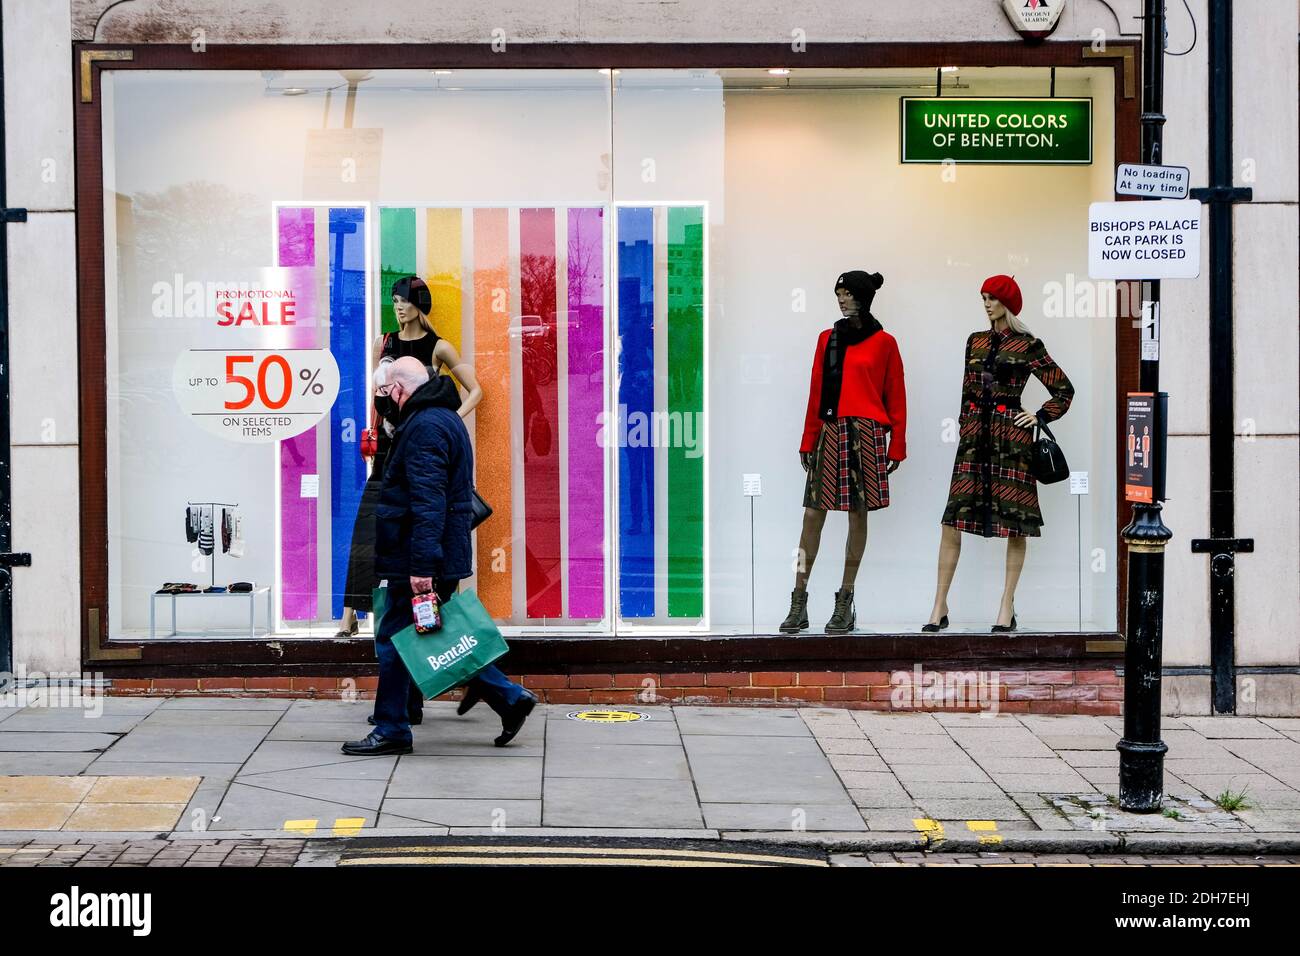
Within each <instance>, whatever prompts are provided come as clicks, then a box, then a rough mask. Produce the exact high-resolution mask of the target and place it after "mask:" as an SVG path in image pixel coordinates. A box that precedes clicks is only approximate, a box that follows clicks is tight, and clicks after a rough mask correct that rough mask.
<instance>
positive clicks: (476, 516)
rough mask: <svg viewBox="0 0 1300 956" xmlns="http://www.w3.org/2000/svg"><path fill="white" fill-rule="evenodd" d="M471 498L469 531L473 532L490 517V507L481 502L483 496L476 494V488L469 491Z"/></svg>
mask: <svg viewBox="0 0 1300 956" xmlns="http://www.w3.org/2000/svg"><path fill="white" fill-rule="evenodd" d="M471 491H472V492H473V497H472V498H470V506H471V508H472V513H471V515H470V519H469V530H471V531H473V530H474V529H475V528H477V527H478V526H479V525H481V524H482V523H483V522H484V521H487V519H488V518H491V517H492V506H491V505H490V504H488V503H487V502H486V501H484V500H483V496H482V495H480V494H479V493H478V489H477V488H473V489H471Z"/></svg>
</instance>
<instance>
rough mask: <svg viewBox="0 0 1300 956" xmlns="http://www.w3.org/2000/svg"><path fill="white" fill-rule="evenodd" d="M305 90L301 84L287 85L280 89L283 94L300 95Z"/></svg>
mask: <svg viewBox="0 0 1300 956" xmlns="http://www.w3.org/2000/svg"><path fill="white" fill-rule="evenodd" d="M306 92H307V90H306V88H305V87H302V86H287V87H285V88H284V89H282V90H281V91H280V93H281V95H283V96H302V95H303V94H304V93H306Z"/></svg>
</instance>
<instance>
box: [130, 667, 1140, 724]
mask: <svg viewBox="0 0 1300 956" xmlns="http://www.w3.org/2000/svg"><path fill="white" fill-rule="evenodd" d="M512 679H513V680H518V681H521V682H522V683H523V685H524V686H525V687H527V688H529V689H530V690H531V691H533V693H535V694H536V695H537V696H538V697H539V698H541V699H542V700H543V701H544V702H546V703H550V704H577V705H583V704H587V705H610V704H620V705H624V706H646V705H652V704H693V705H695V704H728V705H733V706H736V705H745V706H765V705H771V706H782V707H794V706H817V707H843V708H846V709H853V710H898V711H910V710H967V711H979V710H988V709H991V705H992V701H994V700H996V701H997V709H998V710H999V711H1004V712H1007V713H1022V714H1103V715H1116V716H1118V715H1119V714H1120V713H1121V705H1122V702H1123V698H1124V687H1123V680H1122V678H1120V677H1119V675H1117V674H1116V673H1115V670H1114V669H1113V668H1109V669H1103V670H992V669H988V670H956V669H954V670H942V669H924V670H920V669H917V668H913V669H911V670H894V671H814V672H810V671H739V672H734V673H693V674H689V673H688V674H668V673H637V674H633V673H628V674H525V675H523V677H522V678H520V677H519V676H517V675H512ZM377 684H378V678H377V677H197V678H150V679H117V680H113V681H112V686H111V688H110V690H109V693H110V694H112V695H115V696H137V697H145V696H150V697H152V696H179V697H199V696H205V695H206V696H213V697H228V696H239V697H297V698H309V699H336V700H337V699H358V700H366V699H370V698H373V697H374V695H375V687H376V686H377ZM459 696H460V692H459V691H452V692H451V693H449V694H446V695H444V696H443V697H442V698H439V699H442V700H455V699H458V698H459Z"/></svg>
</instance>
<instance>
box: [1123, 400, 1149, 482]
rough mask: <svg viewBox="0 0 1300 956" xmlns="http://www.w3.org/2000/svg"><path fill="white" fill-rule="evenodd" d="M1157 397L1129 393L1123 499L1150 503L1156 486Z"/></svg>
mask: <svg viewBox="0 0 1300 956" xmlns="http://www.w3.org/2000/svg"><path fill="white" fill-rule="evenodd" d="M1156 442H1157V437H1156V396H1155V394H1154V393H1152V392H1129V394H1128V411H1127V414H1126V415H1125V421H1124V448H1123V449H1121V454H1122V455H1123V456H1124V498H1125V500H1127V501H1133V502H1140V503H1143V504H1151V503H1152V502H1153V501H1154V500H1155V497H1154V488H1155V457H1154V455H1155V450H1156Z"/></svg>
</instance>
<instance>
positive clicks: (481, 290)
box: [474, 209, 514, 618]
mask: <svg viewBox="0 0 1300 956" xmlns="http://www.w3.org/2000/svg"><path fill="white" fill-rule="evenodd" d="M506 216H507V210H505V209H475V210H474V371H475V372H476V373H477V375H478V380H479V384H481V385H482V386H483V401H482V402H481V403H480V404H479V406H478V408H476V409H475V410H474V447H475V472H476V475H475V481H476V483H477V487H478V490H479V494H481V495H482V496H483V497H484V499H486V500H487V502H488V504H490V505H491V506H492V509H493V511H492V517H491V518H489V519H488V520H487V521H485V522H484V523H483V524H482V525H480V526H479V528H478V531H477V534H478V569H477V570H478V578H477V585H478V596H479V600H481V601H482V602H483V606H484V607H485V608H487V611H488V613H489V614H491V615H492V616H493V617H494V618H509V617H511V616H512V614H513V606H512V605H513V601H512V598H511V592H512V587H511V580H512V577H511V563H512V561H513V558H514V555H513V551H512V547H511V544H512V542H511V530H512V521H511V507H510V506H511V500H510V313H511V309H510V271H509V266H508V257H509V253H510V233H509V223H508V220H507V218H506ZM494 307H495V308H494Z"/></svg>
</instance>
